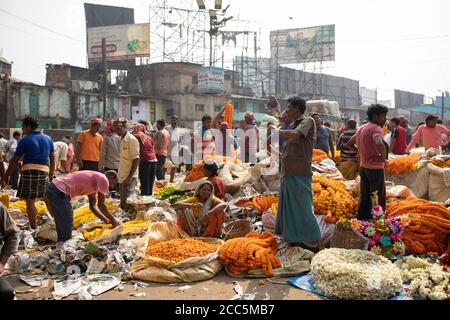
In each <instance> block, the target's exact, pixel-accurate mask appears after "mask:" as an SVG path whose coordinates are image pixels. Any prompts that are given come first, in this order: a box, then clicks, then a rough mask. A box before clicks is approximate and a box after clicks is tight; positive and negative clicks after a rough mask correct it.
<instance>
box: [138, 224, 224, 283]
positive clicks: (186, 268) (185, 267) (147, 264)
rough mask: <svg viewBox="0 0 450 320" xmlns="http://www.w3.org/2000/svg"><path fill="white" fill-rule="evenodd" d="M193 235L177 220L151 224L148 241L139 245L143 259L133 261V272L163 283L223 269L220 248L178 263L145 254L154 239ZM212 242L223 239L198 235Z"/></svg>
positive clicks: (203, 277)
mask: <svg viewBox="0 0 450 320" xmlns="http://www.w3.org/2000/svg"><path fill="white" fill-rule="evenodd" d="M186 237H189V235H188V234H186V233H185V232H184V231H183V230H181V229H180V228H179V227H178V226H177V225H176V224H173V223H169V222H157V223H154V224H152V225H151V226H150V228H149V229H148V231H147V234H146V236H145V242H144V243H145V245H144V246H142V247H140V248H138V251H137V255H138V256H139V257H140V259H139V260H138V261H136V262H134V263H133V264H132V265H131V274H132V276H133V277H134V278H135V279H138V280H143V281H151V282H162V283H167V282H169V283H176V282H178V283H180V282H196V281H205V280H209V279H211V278H213V277H214V276H215V275H217V274H218V273H219V272H220V271H221V270H222V265H221V264H220V262H219V259H218V257H219V256H218V252H217V251H216V252H214V253H211V254H209V255H207V256H205V257H194V258H189V259H186V260H184V261H181V262H178V263H174V262H172V261H167V260H163V259H160V258H157V257H148V256H146V254H145V251H146V249H147V244H148V241H149V240H150V239H152V240H157V241H169V240H174V239H179V238H186ZM196 239H198V240H201V241H205V242H207V243H211V244H223V241H222V240H220V239H214V238H196Z"/></svg>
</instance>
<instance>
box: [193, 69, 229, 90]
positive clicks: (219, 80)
mask: <svg viewBox="0 0 450 320" xmlns="http://www.w3.org/2000/svg"><path fill="white" fill-rule="evenodd" d="M197 86H198V91H199V92H200V93H222V92H224V91H225V70H224V69H222V68H215V67H202V68H201V69H200V71H199V72H198V85H197Z"/></svg>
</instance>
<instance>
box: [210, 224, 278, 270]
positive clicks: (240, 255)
mask: <svg viewBox="0 0 450 320" xmlns="http://www.w3.org/2000/svg"><path fill="white" fill-rule="evenodd" d="M277 250H278V246H277V243H276V240H275V238H274V236H273V235H272V234H271V233H269V232H264V233H262V234H259V233H256V232H251V233H249V234H247V235H246V236H245V237H241V238H235V239H231V240H228V241H227V242H225V244H224V245H223V246H221V247H220V249H219V260H220V262H221V263H222V264H223V265H225V266H226V267H227V268H228V271H230V272H231V273H232V274H234V275H240V274H241V273H242V272H246V271H249V270H256V269H261V271H262V272H263V273H264V274H266V275H267V276H272V275H273V269H277V268H280V267H281V263H280V261H279V260H278V259H277V257H276V256H275V254H276V252H277Z"/></svg>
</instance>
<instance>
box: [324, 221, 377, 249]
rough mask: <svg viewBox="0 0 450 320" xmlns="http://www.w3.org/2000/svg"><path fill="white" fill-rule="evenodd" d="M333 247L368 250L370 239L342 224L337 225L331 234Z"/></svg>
mask: <svg viewBox="0 0 450 320" xmlns="http://www.w3.org/2000/svg"><path fill="white" fill-rule="evenodd" d="M330 246H331V248H340V249H359V250H367V248H368V246H369V240H368V239H366V238H364V237H362V236H361V235H359V234H357V233H356V232H354V231H353V230H348V229H346V228H345V227H344V226H342V225H339V224H338V225H337V226H336V229H335V230H334V232H333V235H332V236H331V245H330Z"/></svg>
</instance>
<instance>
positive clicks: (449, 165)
mask: <svg viewBox="0 0 450 320" xmlns="http://www.w3.org/2000/svg"><path fill="white" fill-rule="evenodd" d="M431 163H432V164H434V165H435V166H437V167H439V168H450V159H447V160H445V161H443V160H437V159H434V160H432V161H431Z"/></svg>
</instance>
